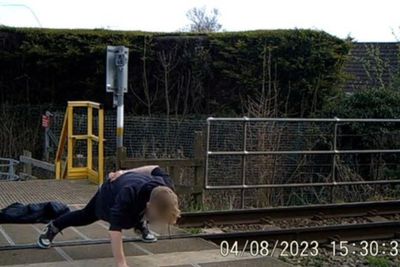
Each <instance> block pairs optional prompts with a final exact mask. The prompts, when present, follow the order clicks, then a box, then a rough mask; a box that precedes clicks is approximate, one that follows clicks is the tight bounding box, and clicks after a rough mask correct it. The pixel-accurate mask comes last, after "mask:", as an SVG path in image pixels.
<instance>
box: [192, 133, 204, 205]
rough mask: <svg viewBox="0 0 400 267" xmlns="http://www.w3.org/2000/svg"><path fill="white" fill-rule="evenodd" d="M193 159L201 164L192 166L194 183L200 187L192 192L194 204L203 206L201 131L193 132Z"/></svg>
mask: <svg viewBox="0 0 400 267" xmlns="http://www.w3.org/2000/svg"><path fill="white" fill-rule="evenodd" d="M193 150H194V151H193V152H194V159H195V161H196V162H197V161H198V162H200V163H201V164H199V165H197V164H196V166H195V167H194V185H195V186H197V187H199V188H201V192H199V193H196V194H194V201H195V205H199V206H200V207H203V203H204V199H203V197H204V193H203V190H204V157H205V150H204V133H203V131H195V132H194V148H193Z"/></svg>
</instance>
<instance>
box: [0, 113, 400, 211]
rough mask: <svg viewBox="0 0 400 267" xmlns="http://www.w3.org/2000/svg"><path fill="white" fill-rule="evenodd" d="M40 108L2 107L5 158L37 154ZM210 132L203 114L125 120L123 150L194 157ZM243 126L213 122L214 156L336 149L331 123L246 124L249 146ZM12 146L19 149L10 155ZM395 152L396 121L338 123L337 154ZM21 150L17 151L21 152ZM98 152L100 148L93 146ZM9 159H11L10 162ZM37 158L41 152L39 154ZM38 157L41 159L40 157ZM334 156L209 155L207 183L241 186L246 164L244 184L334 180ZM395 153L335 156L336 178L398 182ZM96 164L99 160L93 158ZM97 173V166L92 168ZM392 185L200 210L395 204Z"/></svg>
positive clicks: (82, 155) (80, 121)
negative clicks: (197, 142)
mask: <svg viewBox="0 0 400 267" xmlns="http://www.w3.org/2000/svg"><path fill="white" fill-rule="evenodd" d="M45 110H46V109H45V108H43V107H32V109H31V110H30V109H29V107H26V108H18V107H12V108H9V109H8V111H7V110H5V109H4V108H2V112H1V113H0V115H2V118H3V122H4V123H3V125H2V127H5V128H4V129H5V130H4V131H2V132H1V134H0V137H1V138H2V139H1V140H2V143H1V145H2V148H1V151H3V152H2V156H3V157H4V156H5V157H13V158H17V155H18V154H17V153H18V151H19V150H21V152H22V149H23V148H24V149H28V150H32V151H35V150H36V151H39V152H40V151H41V150H42V146H43V134H44V131H43V129H42V128H41V126H40V116H41V114H43V113H44V112H45ZM50 111H52V113H53V117H52V120H51V124H50V127H51V128H50V129H51V131H52V132H53V133H54V135H55V137H57V138H58V136H59V134H60V131H61V129H62V124H63V119H64V115H65V110H63V109H56V110H51V109H50ZM96 120H97V116H96V114H94V121H93V126H94V128H93V131H94V133H96V134H97V131H98V129H97V121H96ZM74 128H75V129H76V133H82V134H83V133H85V132H86V130H87V114H86V111H85V110H83V109H82V110H79V109H78V110H77V111H76V114H75V121H74ZM206 128H207V122H206V117H205V116H197V117H191V116H187V117H185V118H182V117H176V116H172V115H171V116H169V117H166V116H153V117H144V116H133V115H126V116H125V131H124V145H125V147H126V148H127V154H128V157H130V158H137V159H146V158H148V159H155V158H192V157H193V155H194V146H193V145H194V137H195V132H196V131H204V132H205V130H206ZM244 132H245V131H244V126H243V123H241V122H218V124H217V125H214V126H213V127H212V128H211V129H210V136H211V138H210V143H209V145H210V150H211V151H240V150H243V146H244V145H245V146H246V150H247V151H259V150H272V151H300V150H327V151H328V150H332V149H333V148H334V146H335V138H334V122H293V121H292V122H290V123H289V122H257V123H256V122H249V123H248V125H247V128H246V143H244V142H243V136H244ZM115 133H116V116H115V113H114V112H113V111H110V112H106V114H105V132H104V134H105V138H106V142H105V151H104V152H105V156H106V162H105V163H106V171H109V170H112V169H113V168H114V162H115V161H114V158H113V157H115V154H116V140H115ZM10 144H12V146H13V148H16V150H15V151H14V152H13V153H14V154H15V155H14V154H12V155H11V154H10V153H9V149H10V147H11V146H10ZM395 148H397V149H398V148H400V123H391V122H382V123H362V122H354V123H339V124H338V128H337V137H336V149H337V150H351V149H355V150H358V149H395ZM56 149H57V145H56V144H53V150H52V151H50V152H51V153H50V159H51V160H52V159H54V156H55V152H56ZM21 152H20V153H21ZM94 154H95V155H96V154H97V147H96V146H95V147H94ZM10 155H11V156H10ZM36 155H38V153H37V154H36ZM39 155H40V153H39ZM75 155H76V157H75V159H74V161H75V162H74V164H75V165H77V166H79V165H82V166H85V164H86V157H87V155H86V143H85V142H78V143H77V145H76V151H75ZM333 157H334V155H333V154H329V153H328V154H268V155H249V156H247V157H246V160H245V162H243V157H242V156H241V155H219V156H218V157H215V156H213V155H211V156H210V162H209V171H208V176H209V183H210V185H241V184H242V182H243V180H242V178H243V176H242V172H243V164H245V183H246V184H248V185H257V184H271V185H273V184H285V183H286V184H289V183H311V182H331V181H332V170H333V169H332V162H333ZM399 161H400V155H399V153H351V154H340V155H336V167H335V171H336V177H335V180H336V181H338V182H340V181H377V180H385V179H386V180H396V179H400V162H399ZM93 162H97V159H95V158H94V160H93ZM94 168H95V169H96V168H97V166H94ZM189 173H190V171H182V172H179V175H178V177H177V181H178V182H179V183H181V184H188V185H190V179H191V178H192V177H191V176H190V175H189ZM399 187H400V186H399V185H397V184H371V185H346V186H336V187H334V189H332V187H331V186H305V187H289V188H254V189H246V191H245V192H244V194H243V192H242V191H241V190H240V189H232V190H215V191H206V195H205V204H206V206H208V207H209V208H210V209H212V208H225V207H226V208H229V207H233V208H238V207H240V201H241V200H240V199H241V196H242V195H244V199H245V204H246V207H249V206H251V207H262V206H277V205H300V204H311V203H329V202H332V201H335V202H348V201H364V200H372V199H384V198H398V197H399V194H400V193H399V192H400V188H399Z"/></svg>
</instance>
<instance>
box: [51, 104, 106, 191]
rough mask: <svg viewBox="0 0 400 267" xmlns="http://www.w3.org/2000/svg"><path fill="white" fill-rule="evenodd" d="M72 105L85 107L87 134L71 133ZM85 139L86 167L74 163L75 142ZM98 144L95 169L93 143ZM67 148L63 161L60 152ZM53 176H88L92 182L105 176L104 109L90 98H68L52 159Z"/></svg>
mask: <svg viewBox="0 0 400 267" xmlns="http://www.w3.org/2000/svg"><path fill="white" fill-rule="evenodd" d="M74 108H80V109H82V108H86V110H87V117H86V122H87V131H86V134H75V133H74V116H75V114H74ZM93 110H97V122H98V125H97V129H98V133H97V135H96V134H94V131H93V118H94V116H93ZM78 140H84V141H86V166H74V165H75V164H74V159H76V158H77V157H76V156H75V155H74V154H75V148H76V141H78ZM94 143H97V144H98V149H97V150H98V151H97V152H98V153H97V161H98V162H97V170H96V169H95V168H94V167H93V163H94V162H93V160H94V157H93V144H94ZM65 147H67V157H66V164H63V155H64V152H65ZM55 166H56V179H89V181H91V182H92V183H95V184H99V185H100V184H102V183H103V177H104V110H103V107H102V105H101V104H99V103H95V102H90V101H68V107H67V110H66V113H65V117H64V123H63V128H62V131H61V134H60V139H59V142H58V149H57V154H56V159H55Z"/></svg>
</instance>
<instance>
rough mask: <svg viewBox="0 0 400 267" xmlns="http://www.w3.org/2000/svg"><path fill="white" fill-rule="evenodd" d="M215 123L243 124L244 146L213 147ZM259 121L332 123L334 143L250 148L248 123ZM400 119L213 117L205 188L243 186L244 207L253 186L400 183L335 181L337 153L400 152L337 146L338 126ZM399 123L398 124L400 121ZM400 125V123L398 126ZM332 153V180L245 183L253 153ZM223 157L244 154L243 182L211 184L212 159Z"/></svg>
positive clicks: (398, 181)
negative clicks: (320, 147)
mask: <svg viewBox="0 0 400 267" xmlns="http://www.w3.org/2000/svg"><path fill="white" fill-rule="evenodd" d="M215 122H226V123H240V124H241V125H242V126H241V128H242V129H241V131H242V132H241V133H240V132H239V131H238V132H237V134H238V135H241V149H237V150H236V149H235V150H230V151H227V150H223V151H221V150H211V148H210V142H211V141H212V138H213V136H212V134H211V131H212V129H213V126H212V125H213V123H215ZM258 122H260V123H261V122H270V123H276V122H283V123H288V124H290V123H293V122H308V123H320V122H325V123H331V124H332V125H333V129H332V131H333V133H332V136H333V142H332V143H333V144H332V147H331V149H326V150H262V151H261V150H260V151H259V150H250V149H249V148H248V140H247V138H248V134H249V133H248V127H249V124H250V123H252V124H254V123H258ZM399 122H400V119H340V118H248V117H242V118H213V117H209V118H208V119H207V141H206V142H207V144H206V147H207V152H206V160H205V183H204V184H205V189H211V190H224V189H240V190H241V193H242V194H241V206H242V207H244V191H245V190H246V189H250V188H282V187H307V186H330V187H333V186H339V185H357V184H385V183H400V180H399V179H385V180H362V181H336V161H337V156H339V155H345V154H362V153H363V154H365V153H400V148H398V147H396V148H390V149H362V150H360V149H348V150H341V149H338V146H337V136H338V126H339V125H342V124H348V123H399ZM397 125H398V124H397ZM398 127H399V128H400V125H398ZM296 154H297V155H306V154H314V155H332V156H333V157H332V158H333V159H332V162H331V169H332V172H331V175H330V181H326V182H309V183H277V184H265V183H264V184H247V183H246V161H247V159H248V157H250V156H254V155H296ZM221 156H239V157H241V183H240V184H235V185H233V184H228V185H225V184H224V185H215V184H214V185H213V184H210V177H209V172H210V170H209V168H210V161H211V160H218V157H221Z"/></svg>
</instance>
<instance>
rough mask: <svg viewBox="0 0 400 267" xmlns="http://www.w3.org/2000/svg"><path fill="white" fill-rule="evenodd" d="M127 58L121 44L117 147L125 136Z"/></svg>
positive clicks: (117, 61) (118, 72) (119, 50)
mask: <svg viewBox="0 0 400 267" xmlns="http://www.w3.org/2000/svg"><path fill="white" fill-rule="evenodd" d="M127 61H128V60H127V58H126V57H125V54H124V47H123V46H119V47H118V51H117V55H116V58H115V64H116V66H117V81H118V87H117V90H116V94H117V148H121V147H123V136H124V68H126V66H125V65H126V64H127Z"/></svg>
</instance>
